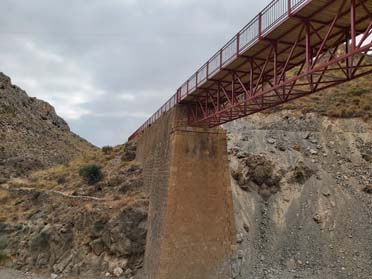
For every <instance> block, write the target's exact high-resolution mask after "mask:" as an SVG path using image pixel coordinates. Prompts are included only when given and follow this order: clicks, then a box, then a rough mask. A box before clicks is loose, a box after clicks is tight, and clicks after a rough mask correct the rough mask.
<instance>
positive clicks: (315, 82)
mask: <svg viewBox="0 0 372 279" xmlns="http://www.w3.org/2000/svg"><path fill="white" fill-rule="evenodd" d="M289 13H290V11H289ZM371 34H372V2H371V1H362V0H336V1H326V0H319V1H311V2H310V3H309V4H308V5H306V6H305V7H304V8H303V9H301V10H299V11H298V12H296V13H295V14H290V17H289V18H288V19H287V20H286V21H284V22H283V23H282V24H281V25H280V26H279V27H278V28H276V29H273V30H272V31H270V32H269V33H267V34H264V35H261V36H260V38H259V41H258V42H257V43H256V44H254V45H253V46H252V47H250V48H249V49H248V50H246V51H245V52H241V51H240V50H239V36H238V39H237V41H238V42H237V48H236V55H235V58H234V59H231V63H229V64H227V65H226V66H222V63H221V64H220V65H221V67H220V70H219V71H218V72H217V73H216V74H214V75H213V76H212V77H208V78H207V79H206V82H204V83H203V84H202V85H200V86H196V89H195V90H194V91H193V92H192V93H191V94H189V95H187V96H186V97H185V98H184V99H183V100H182V102H181V103H183V104H186V105H187V106H188V110H189V111H188V117H189V125H190V126H203V127H215V126H218V125H220V124H223V123H226V122H229V121H232V120H235V119H238V118H241V117H244V116H247V115H250V114H253V113H256V112H260V111H263V110H265V109H268V108H272V107H275V106H277V105H280V104H282V103H285V102H288V101H290V100H293V99H296V98H299V97H302V96H306V95H308V94H312V93H315V92H318V91H320V90H323V89H326V88H329V87H332V86H334V85H337V84H340V83H343V82H347V81H350V80H353V79H356V78H358V77H361V76H363V75H366V74H369V73H372V57H371V56H370V54H371V51H372V40H371V38H372V36H371ZM221 54H222V52H221ZM221 56H222V55H221ZM221 61H222V58H221ZM207 76H208V73H207Z"/></svg>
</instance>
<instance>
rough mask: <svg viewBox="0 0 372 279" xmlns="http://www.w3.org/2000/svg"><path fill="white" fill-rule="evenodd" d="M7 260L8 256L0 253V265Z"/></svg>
mask: <svg viewBox="0 0 372 279" xmlns="http://www.w3.org/2000/svg"><path fill="white" fill-rule="evenodd" d="M7 260H9V256H8V255H7V254H6V253H4V252H0V264H1V263H4V262H6V261H7Z"/></svg>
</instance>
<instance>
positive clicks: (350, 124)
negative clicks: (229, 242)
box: [226, 93, 372, 279]
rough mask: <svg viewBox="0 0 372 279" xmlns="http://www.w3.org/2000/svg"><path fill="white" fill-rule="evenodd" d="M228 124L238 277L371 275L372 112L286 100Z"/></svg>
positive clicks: (285, 278)
mask: <svg viewBox="0 0 372 279" xmlns="http://www.w3.org/2000/svg"><path fill="white" fill-rule="evenodd" d="M364 94H367V93H364ZM369 97H371V93H369ZM301 102H303V100H302V101H301ZM292 106H293V104H292ZM364 111H365V112H366V113H367V114H368V113H371V111H370V110H367V109H365V110H364ZM226 129H227V130H228V132H229V139H230V140H229V153H230V160H231V162H230V163H231V171H232V179H231V181H232V187H233V198H234V206H235V213H236V222H237V229H238V237H237V239H238V247H239V248H238V249H239V250H238V252H237V255H236V258H235V261H234V265H233V271H234V278H275V279H287V278H314V279H315V278H317V279H318V278H345V279H346V278H364V279H367V278H371V274H372V265H371V261H372V122H371V120H368V119H367V120H363V119H361V118H348V119H346V118H332V117H328V116H322V115H321V114H320V113H319V112H313V113H309V112H301V110H300V109H298V110H296V111H294V110H291V111H288V110H278V111H276V112H271V113H265V114H257V115H254V116H251V117H249V118H247V119H244V120H239V121H235V122H233V123H230V124H228V125H226Z"/></svg>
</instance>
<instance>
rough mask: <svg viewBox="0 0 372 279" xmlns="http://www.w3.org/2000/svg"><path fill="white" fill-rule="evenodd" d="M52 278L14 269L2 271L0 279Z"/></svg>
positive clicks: (0, 271)
mask: <svg viewBox="0 0 372 279" xmlns="http://www.w3.org/2000/svg"><path fill="white" fill-rule="evenodd" d="M47 278H50V276H42V275H40V276H39V275H34V274H31V273H24V272H21V271H16V270H12V269H2V268H1V269H0V279H47Z"/></svg>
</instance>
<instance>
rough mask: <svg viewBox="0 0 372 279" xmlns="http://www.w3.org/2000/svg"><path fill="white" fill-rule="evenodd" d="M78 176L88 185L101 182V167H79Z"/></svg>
mask: <svg viewBox="0 0 372 279" xmlns="http://www.w3.org/2000/svg"><path fill="white" fill-rule="evenodd" d="M79 174H80V176H81V177H83V178H84V180H85V181H86V182H87V183H88V184H90V185H92V184H95V183H97V182H99V181H101V180H102V172H101V167H100V166H97V165H87V166H84V167H81V168H80V171H79Z"/></svg>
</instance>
